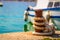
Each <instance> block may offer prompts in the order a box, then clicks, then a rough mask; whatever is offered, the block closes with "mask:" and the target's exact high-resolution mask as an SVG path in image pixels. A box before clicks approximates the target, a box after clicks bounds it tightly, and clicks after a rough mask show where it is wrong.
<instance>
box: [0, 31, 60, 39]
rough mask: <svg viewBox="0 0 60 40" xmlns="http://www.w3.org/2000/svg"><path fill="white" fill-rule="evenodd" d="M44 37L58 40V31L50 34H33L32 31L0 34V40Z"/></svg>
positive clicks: (59, 37)
mask: <svg viewBox="0 0 60 40" xmlns="http://www.w3.org/2000/svg"><path fill="white" fill-rule="evenodd" d="M44 39H53V40H54V39H56V40H60V31H55V35H52V36H40V35H33V34H32V32H13V33H4V34H0V40H44Z"/></svg>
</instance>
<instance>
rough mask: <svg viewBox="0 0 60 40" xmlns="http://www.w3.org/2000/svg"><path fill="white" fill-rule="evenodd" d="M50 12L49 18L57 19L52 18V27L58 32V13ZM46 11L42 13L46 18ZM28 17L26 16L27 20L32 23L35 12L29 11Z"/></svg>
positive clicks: (59, 12)
mask: <svg viewBox="0 0 60 40" xmlns="http://www.w3.org/2000/svg"><path fill="white" fill-rule="evenodd" d="M50 12H51V16H53V17H57V18H52V19H53V21H54V25H55V26H56V27H57V28H58V29H59V30H60V18H58V17H60V11H50ZM47 13H48V11H44V12H43V16H44V17H46V15H47ZM29 14H30V15H29V16H28V20H29V21H31V22H34V16H35V12H34V11H29Z"/></svg>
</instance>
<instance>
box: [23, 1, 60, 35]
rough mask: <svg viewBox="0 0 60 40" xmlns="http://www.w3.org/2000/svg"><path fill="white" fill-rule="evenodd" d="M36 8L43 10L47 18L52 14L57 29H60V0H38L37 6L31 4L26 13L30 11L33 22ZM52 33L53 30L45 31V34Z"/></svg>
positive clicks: (29, 17)
mask: <svg viewBox="0 0 60 40" xmlns="http://www.w3.org/2000/svg"><path fill="white" fill-rule="evenodd" d="M35 10H43V16H44V17H45V19H46V18H47V17H48V15H50V18H51V19H52V20H53V21H52V22H53V24H54V27H55V29H58V30H60V0H37V4H36V6H35V7H32V6H29V7H28V8H27V9H26V10H25V12H24V14H25V13H27V12H28V13H29V14H28V20H30V21H31V22H32V23H33V22H34V17H35ZM52 22H51V23H52ZM34 33H35V32H34ZM50 33H51V32H49V33H45V35H46V34H50ZM37 34H41V33H37ZM43 34H44V33H43Z"/></svg>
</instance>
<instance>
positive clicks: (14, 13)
mask: <svg viewBox="0 0 60 40" xmlns="http://www.w3.org/2000/svg"><path fill="white" fill-rule="evenodd" d="M29 5H31V6H35V3H34V2H16V1H3V7H0V33H9V32H24V24H25V22H24V20H23V17H24V11H25V10H26V9H27V7H28V6H29Z"/></svg>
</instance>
